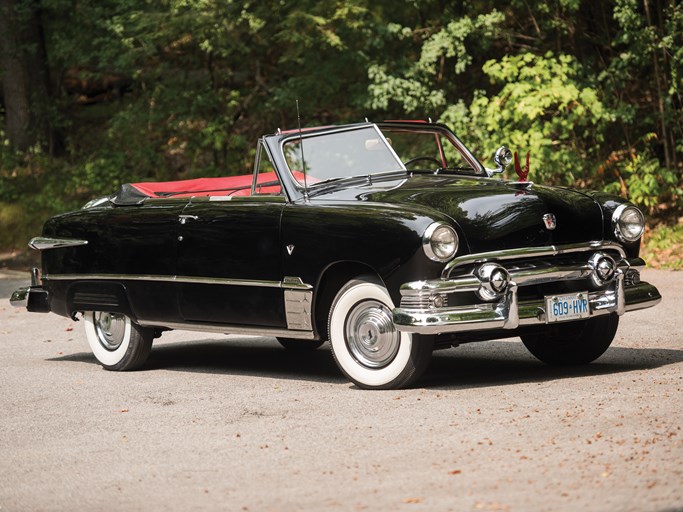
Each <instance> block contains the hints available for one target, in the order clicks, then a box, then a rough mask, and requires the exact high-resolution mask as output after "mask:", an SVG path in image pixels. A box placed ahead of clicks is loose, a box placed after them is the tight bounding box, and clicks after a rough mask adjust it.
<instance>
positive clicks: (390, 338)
mask: <svg viewBox="0 0 683 512" xmlns="http://www.w3.org/2000/svg"><path fill="white" fill-rule="evenodd" d="M393 307H394V305H393V303H392V301H391V297H390V296H389V293H388V292H387V290H386V288H385V287H384V286H383V285H382V284H381V282H380V281H379V280H378V279H376V278H375V277H373V276H362V277H360V278H357V279H354V280H352V281H349V282H348V283H347V284H346V285H345V286H344V287H343V288H342V289H341V290H339V293H337V296H336V297H335V299H334V302H333V303H332V308H331V309H330V317H329V333H330V345H331V346H332V355H333V356H334V359H335V361H336V362H337V365H338V366H339V368H340V369H341V371H342V372H343V373H344V374H345V375H346V376H347V377H348V378H349V379H350V380H351V381H352V382H353V383H354V384H356V385H357V386H359V387H361V388H364V389H398V388H402V387H406V386H408V385H410V384H411V383H413V382H414V381H415V380H416V379H417V378H418V377H420V376H421V375H422V373H423V372H424V371H425V369H426V368H427V365H428V364H429V361H430V360H431V356H432V341H431V339H430V338H425V339H419V340H418V339H417V337H416V336H413V335H412V334H410V333H405V332H400V331H398V330H397V329H396V326H395V325H394V322H393V319H392V316H391V310H392V309H393Z"/></svg>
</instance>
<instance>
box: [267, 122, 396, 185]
mask: <svg viewBox="0 0 683 512" xmlns="http://www.w3.org/2000/svg"><path fill="white" fill-rule="evenodd" d="M368 128H372V129H373V130H374V131H375V133H376V135H377V138H378V139H379V140H381V141H382V142H383V143H384V146H385V148H387V149H388V150H389V153H390V154H391V157H392V158H393V159H394V161H395V162H396V165H397V166H396V169H391V170H384V171H378V172H370V173H360V174H351V175H348V176H335V177H331V178H328V179H324V180H321V181H319V182H314V183H301V182H300V181H299V180H298V179H297V178H296V177H295V176H294V173H293V172H292V169H291V167H290V166H289V162H287V158H286V157H285V155H286V152H285V145H286V144H288V143H291V142H292V141H302V144H303V156H304V161H305V160H306V144H305V143H304V142H303V141H304V140H306V139H314V138H317V137H324V136H328V135H334V134H337V133H348V132H352V131H359V130H365V129H368ZM279 147H280V154H281V155H282V157H283V161H284V163H285V167H286V169H287V172H288V173H289V177H290V178H291V179H292V180H293V183H294V184H295V186H296V187H297V188H298V189H299V190H301V191H305V190H307V189H311V190H312V189H315V188H316V186H317V185H325V184H328V183H330V182H331V181H335V180H339V179H346V178H355V177H363V176H374V175H375V174H381V173H386V172H408V171H407V170H406V167H405V165H404V164H403V161H402V160H401V159H400V158H399V156H398V155H397V154H396V151H394V148H393V147H392V146H391V144H389V142H388V141H387V139H386V137H385V135H384V133H382V130H380V128H379V126H378V125H377V124H376V123H359V124H354V125H347V126H340V127H336V128H332V129H326V130H324V131H314V132H309V133H306V131H302V132H301V133H299V132H294V133H290V134H288V135H287V136H286V137H284V138H282V139H281V140H280V144H279ZM300 147H301V146H300ZM306 175H307V176H308V173H306Z"/></svg>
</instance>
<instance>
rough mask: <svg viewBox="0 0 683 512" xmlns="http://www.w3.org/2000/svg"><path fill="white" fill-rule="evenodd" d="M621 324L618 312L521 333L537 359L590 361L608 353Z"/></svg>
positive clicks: (563, 362)
mask: <svg viewBox="0 0 683 512" xmlns="http://www.w3.org/2000/svg"><path fill="white" fill-rule="evenodd" d="M618 325H619V316H617V315H616V314H614V313H613V314H611V315H605V316H596V317H593V318H589V319H588V320H582V321H580V322H569V323H566V324H556V325H553V326H551V328H550V331H548V332H543V333H538V334H525V335H523V336H521V338H522V343H524V346H525V347H526V348H527V349H528V350H529V352H531V353H532V354H533V355H534V356H536V357H537V358H538V359H540V360H541V361H543V362H544V363H547V364H553V365H573V364H574V365H576V364H588V363H590V362H591V361H595V360H596V359H597V358H598V357H600V356H601V355H602V354H604V353H605V351H606V350H607V349H608V348H609V346H610V345H611V343H612V340H613V339H614V335H615V334H616V332H617V327H618Z"/></svg>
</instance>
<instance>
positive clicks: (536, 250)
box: [441, 240, 626, 279]
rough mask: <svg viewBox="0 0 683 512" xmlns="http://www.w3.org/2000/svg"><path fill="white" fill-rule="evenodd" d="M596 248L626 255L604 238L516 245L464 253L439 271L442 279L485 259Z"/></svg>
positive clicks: (582, 250)
mask: <svg viewBox="0 0 683 512" xmlns="http://www.w3.org/2000/svg"><path fill="white" fill-rule="evenodd" d="M597 250H607V251H609V250H611V251H616V252H618V253H619V255H620V256H621V257H622V258H625V257H626V252H625V251H624V248H623V247H622V246H621V245H619V244H618V243H616V242H609V241H605V240H601V241H593V242H586V243H579V244H566V245H546V246H541V247H518V248H516V249H506V250H502V251H490V252H480V253H477V254H465V255H464V256H458V257H457V258H454V259H452V260H451V261H450V262H449V263H448V265H446V267H445V268H444V269H443V271H442V272H441V278H442V279H448V278H449V277H450V275H451V272H453V270H454V269H455V268H457V267H462V266H464V265H471V264H473V263H484V262H487V261H499V260H514V259H518V258H539V257H544V256H558V255H561V254H569V253H576V252H588V251H597Z"/></svg>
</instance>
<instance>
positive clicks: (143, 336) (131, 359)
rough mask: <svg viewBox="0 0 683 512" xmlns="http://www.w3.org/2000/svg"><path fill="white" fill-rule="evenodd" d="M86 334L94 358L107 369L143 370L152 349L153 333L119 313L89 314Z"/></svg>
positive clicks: (101, 312)
mask: <svg viewBox="0 0 683 512" xmlns="http://www.w3.org/2000/svg"><path fill="white" fill-rule="evenodd" d="M83 317H84V321H85V335H86V338H87V339H88V344H89V345H90V349H91V350H92V352H93V354H94V355H95V358H97V360H98V361H99V362H100V364H101V365H102V366H103V367H104V368H105V369H107V370H114V371H127V370H136V369H138V368H140V367H141V366H142V365H143V364H144V363H145V361H147V358H148V357H149V353H150V351H151V350H152V340H153V338H154V332H153V331H152V330H151V329H146V328H144V327H141V326H139V325H138V324H136V323H135V322H133V321H131V319H130V318H128V317H127V316H126V315H122V314H120V313H107V312H103V311H87V312H85V313H84V315H83Z"/></svg>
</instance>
